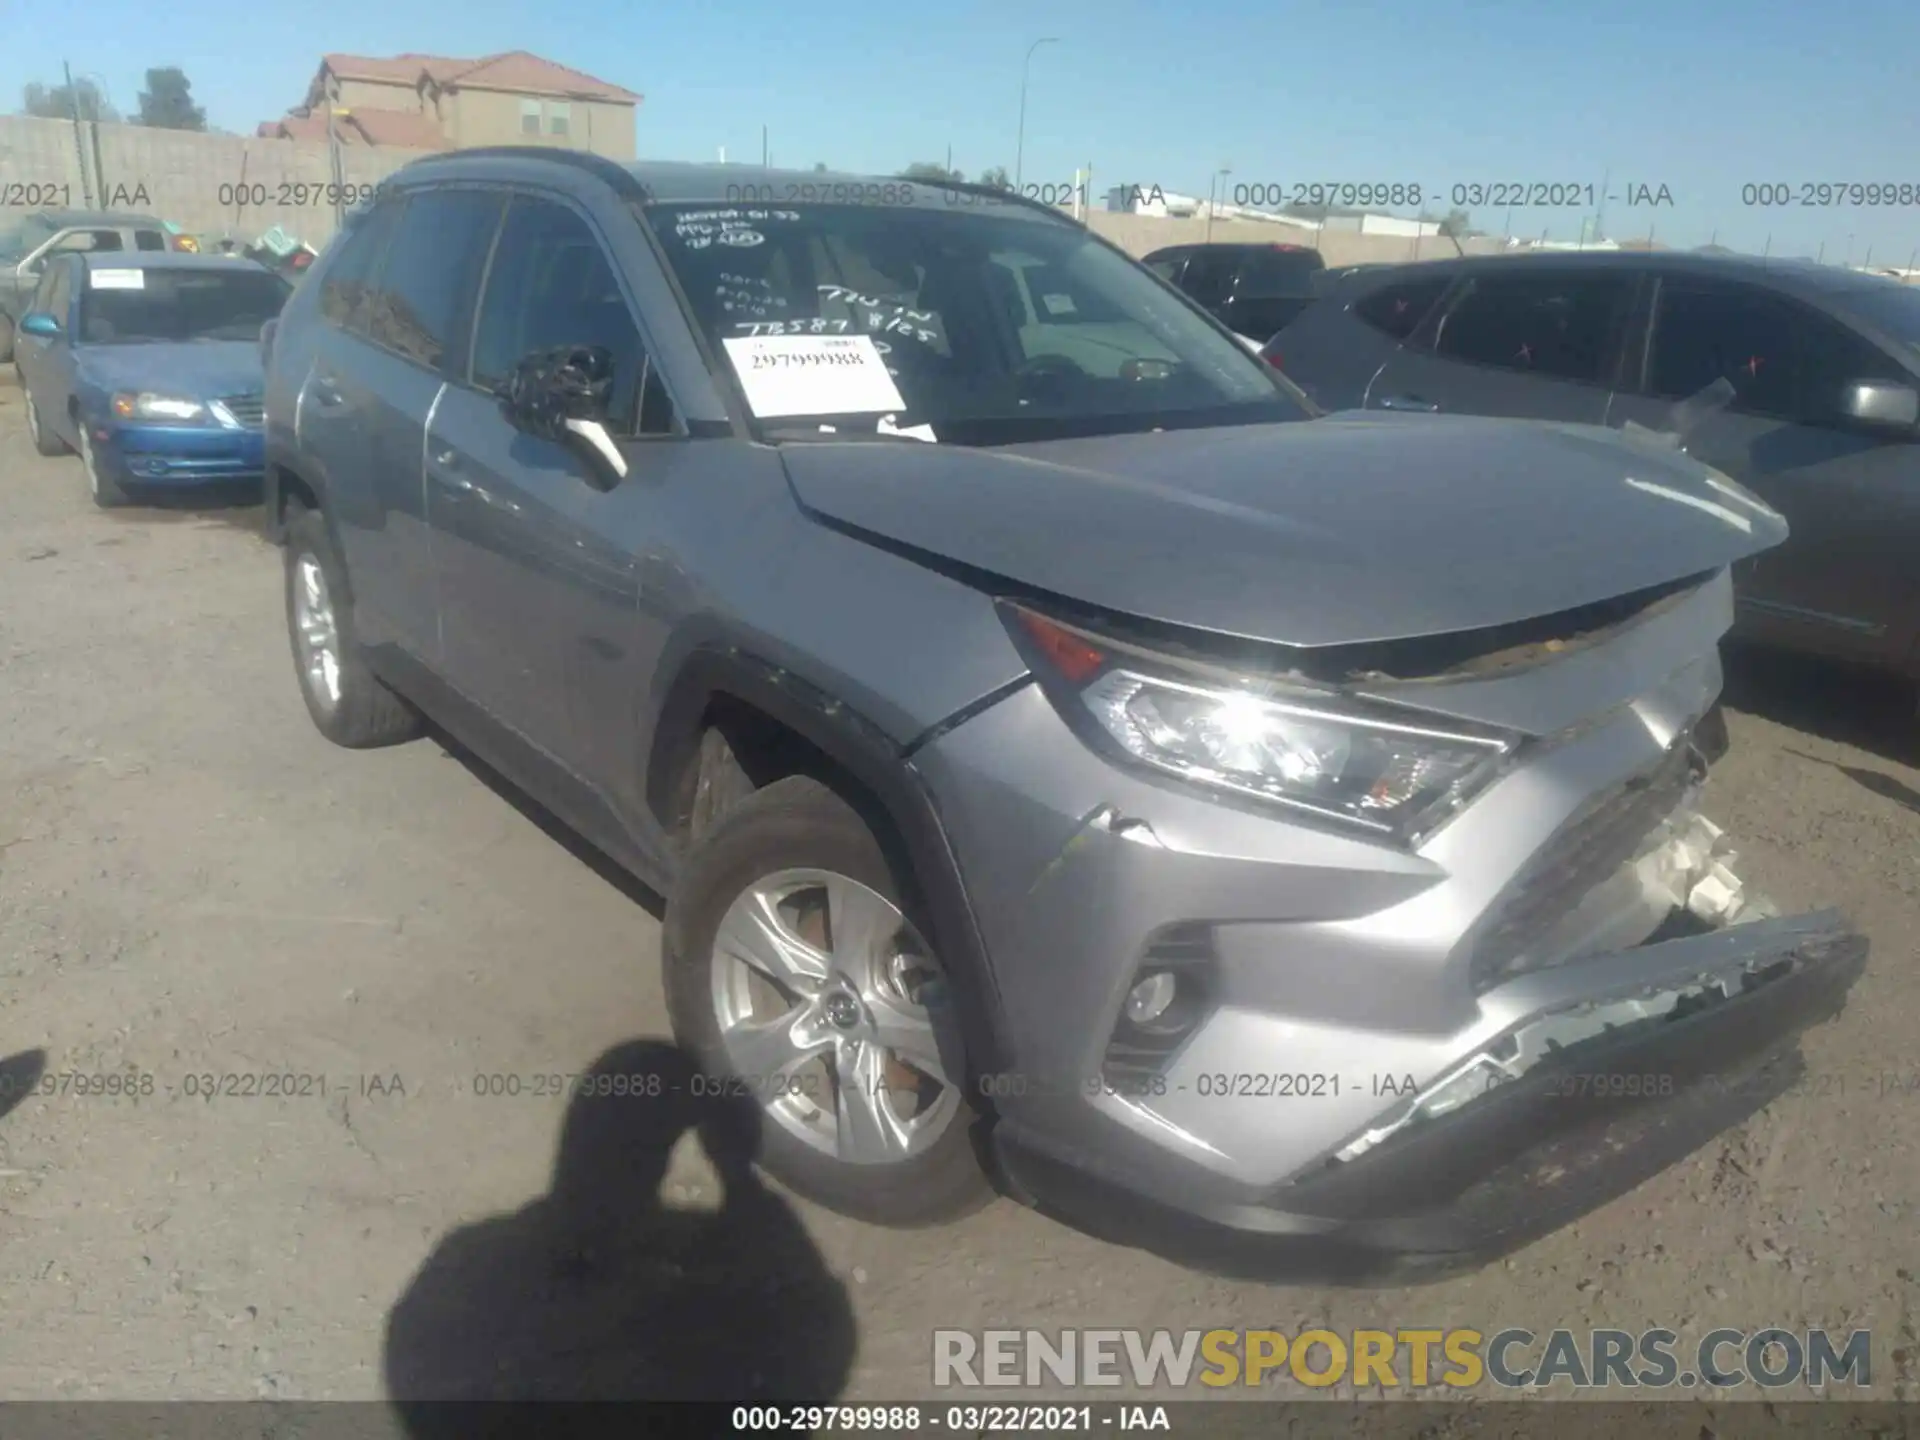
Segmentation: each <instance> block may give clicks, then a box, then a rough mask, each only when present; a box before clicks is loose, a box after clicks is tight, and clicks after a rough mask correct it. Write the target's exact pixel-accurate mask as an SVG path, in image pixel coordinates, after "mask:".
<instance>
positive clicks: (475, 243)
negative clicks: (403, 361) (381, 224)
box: [367, 190, 504, 370]
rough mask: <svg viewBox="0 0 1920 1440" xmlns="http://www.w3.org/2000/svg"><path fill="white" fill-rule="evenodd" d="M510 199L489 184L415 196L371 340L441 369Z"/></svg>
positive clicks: (383, 273)
mask: <svg viewBox="0 0 1920 1440" xmlns="http://www.w3.org/2000/svg"><path fill="white" fill-rule="evenodd" d="M503 203H504V201H503V199H502V197H501V195H500V193H499V192H498V191H486V190H429V191H427V192H426V193H424V194H417V195H414V196H412V197H411V198H410V199H408V201H407V202H406V206H405V208H404V209H403V210H402V211H401V215H400V220H399V228H398V229H397V230H395V231H394V235H393V241H392V243H391V244H389V245H388V247H387V258H386V263H385V264H383V265H382V266H381V267H380V283H379V285H378V286H377V287H376V289H375V290H374V292H373V298H372V307H371V309H370V311H369V313H368V316H367V338H368V339H369V340H371V341H373V343H374V344H376V345H380V346H384V347H385V348H386V349H388V350H392V351H393V352H395V353H396V354H398V355H403V356H405V357H406V358H407V359H409V360H412V361H414V362H416V363H418V364H421V365H424V366H426V367H427V368H428V369H430V370H431V369H438V368H439V366H440V361H441V357H442V356H444V355H445V354H446V352H447V347H448V346H449V345H450V344H452V343H453V340H454V329H455V326H456V325H458V324H459V323H460V321H461V320H462V318H463V317H464V316H465V315H466V314H467V313H468V311H467V306H468V303H469V302H470V301H471V299H472V297H473V294H474V291H475V290H476V289H477V288H478V287H479V283H480V267H481V266H482V265H484V264H485V263H486V258H487V248H488V246H490V245H491V244H492V243H493V232H494V228H495V226H497V225H498V224H499V220H500V209H501V206H502V204H503ZM462 339H464V337H462ZM462 359H463V364H462V368H463V369H464V357H462Z"/></svg>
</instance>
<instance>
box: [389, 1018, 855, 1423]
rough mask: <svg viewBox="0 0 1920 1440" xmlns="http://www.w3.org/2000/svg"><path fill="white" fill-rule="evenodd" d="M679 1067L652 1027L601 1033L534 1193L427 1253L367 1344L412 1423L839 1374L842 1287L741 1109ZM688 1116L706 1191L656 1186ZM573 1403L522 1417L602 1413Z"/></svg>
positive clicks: (679, 1396) (825, 1383) (825, 1384)
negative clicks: (679, 1195) (379, 1356)
mask: <svg viewBox="0 0 1920 1440" xmlns="http://www.w3.org/2000/svg"><path fill="white" fill-rule="evenodd" d="M697 1075H698V1072H697V1070H696V1067H695V1065H694V1064H693V1062H692V1061H691V1059H690V1058H689V1057H688V1056H687V1055H686V1053H685V1052H683V1051H682V1050H680V1049H679V1048H678V1047H677V1046H674V1045H673V1044H671V1043H669V1042H666V1041H662V1040H637V1041H630V1042H628V1043H626V1044H623V1045H618V1046H615V1047H614V1048H613V1049H611V1050H609V1051H608V1052H607V1053H606V1054H604V1055H602V1056H601V1057H600V1058H599V1059H598V1060H597V1061H596V1062H595V1063H594V1066H593V1068H592V1070H591V1071H590V1072H589V1073H588V1075H587V1076H586V1077H584V1078H583V1080H582V1083H581V1086H580V1089H579V1092H578V1093H577V1094H576V1095H575V1097H574V1099H573V1100H572V1102H571V1103H570V1105H569V1106H568V1109H567V1113H566V1117H565V1119H564V1121H563V1122H562V1128H561V1135H560V1143H559V1150H558V1155H557V1158H556V1161H555V1164H554V1172H553V1181H552V1187H551V1189H550V1190H549V1192H548V1193H547V1194H546V1195H543V1196H542V1197H540V1198H539V1199H538V1200H535V1201H534V1202H533V1203H531V1204H530V1205H527V1206H525V1207H524V1208H522V1209H521V1210H518V1211H516V1212H514V1213H512V1214H509V1215H502V1216H497V1217H495V1218H493V1219H491V1220H485V1221H481V1222H479V1223H477V1224H474V1225H469V1226H466V1227H464V1228H462V1229H459V1230H456V1231H454V1232H453V1233H451V1234H450V1235H448V1236H447V1237H446V1238H445V1239H443V1240H442V1241H441V1243H440V1244H439V1246H438V1247H436V1249H435V1250H434V1252H433V1254H432V1255H431V1256H429V1257H428V1259H427V1261H426V1262H425V1264H424V1265H422V1267H421V1268H420V1270H419V1272H418V1273H417V1274H416V1275H415V1276H414V1278H413V1280H412V1282H411V1283H410V1284H409V1285H408V1287H407V1290H406V1293H405V1294H404V1295H402V1297H401V1298H400V1300H399V1302H398V1303H397V1304H396V1305H395V1306H394V1308H393V1311H392V1312H391V1314H390V1315H389V1316H388V1318H387V1330H386V1343H385V1357H384V1361H385V1372H386V1386H387V1392H388V1394H389V1396H390V1397H391V1399H392V1402H393V1405H394V1408H395V1410H396V1411H397V1412H398V1415H399V1418H400V1420H401V1423H402V1424H403V1425H404V1426H405V1428H406V1430H407V1433H408V1434H409V1435H410V1436H412V1437H414V1440H441V1437H443V1436H444V1437H447V1440H452V1437H454V1436H459V1437H462V1440H471V1437H475V1436H485V1435H490V1434H509V1433H512V1434H521V1433H529V1432H528V1431H527V1425H528V1423H529V1416H528V1415H527V1414H526V1413H525V1412H519V1411H518V1407H517V1406H505V1407H503V1406H499V1405H497V1404H484V1405H475V1404H473V1403H471V1402H503V1401H505V1402H555V1401H569V1402H600V1401H627V1400H653V1401H659V1400H724V1401H727V1402H730V1403H735V1404H737V1403H742V1402H747V1403H752V1402H755V1401H760V1402H767V1403H771V1402H775V1401H779V1402H792V1403H802V1404H807V1403H824V1402H828V1401H831V1400H832V1399H833V1398H834V1397H835V1396H837V1395H838V1394H839V1393H840V1390H841V1387H842V1386H843V1385H844V1384H845V1382H846V1378H847V1375H848V1372H849V1370H850V1368H851V1365H852V1360H853V1354H854V1348H855V1327H854V1318H853V1309H852V1305H851V1303H850V1301H849V1299H848V1296H847V1292H846V1289H845V1287H844V1286H843V1285H842V1284H841V1283H840V1282H839V1281H838V1280H836V1279H835V1278H834V1277H833V1275H832V1274H831V1273H830V1272H829V1271H828V1269H827V1267H826V1264H825V1261H824V1260H823V1259H822V1257H821V1256H820V1254H819V1252H818V1251H817V1250H816V1249H815V1247H814V1245H813V1242H812V1240H811V1238H810V1237H809V1236H808V1235H807V1233H806V1231H805V1229H804V1228H803V1227H802V1225H801V1222H800V1218H799V1216H798V1215H797V1214H796V1213H795V1212H794V1210H793V1208H792V1206H791V1205H789V1204H788V1203H787V1201H785V1200H784V1199H782V1198H781V1197H780V1196H778V1195H776V1194H774V1193H773V1192H772V1191H771V1190H769V1189H768V1188H767V1187H766V1186H765V1185H764V1184H763V1183H761V1181H760V1179H759V1178H758V1177H757V1176H756V1175H755V1174H754V1172H753V1168H752V1162H753V1157H754V1154H755V1152H756V1150H757V1148H758V1141H759V1121H760V1112H759V1108H758V1107H757V1106H756V1105H754V1104H753V1103H752V1102H751V1101H750V1100H747V1099H744V1098H735V1097H729V1098H726V1099H722V1098H719V1097H699V1096H696V1095H695V1094H694V1093H693V1092H694V1089H695V1088H696V1083H697ZM619 1077H624V1079H622V1078H619ZM651 1077H657V1082H658V1083H657V1084H656V1083H655V1080H654V1079H653V1078H651ZM616 1091H617V1092H619V1093H612V1092H616ZM649 1091H653V1092H655V1093H647V1092H649ZM689 1132H692V1133H696V1134H698V1136H699V1137H700V1140H701V1142H702V1145H703V1148H704V1149H705V1150H706V1152H707V1155H708V1157H709V1159H710V1160H711V1161H712V1163H713V1165H714V1168H715V1169H716V1170H717V1171H718V1172H719V1176H720V1179H721V1183H722V1188H723V1196H722V1200H721V1203H720V1205H719V1208H718V1209H717V1210H711V1211H701V1210H691V1209H678V1208H674V1207H672V1206H668V1205H665V1204H663V1203H662V1199H661V1194H660V1189H661V1185H662V1183H663V1182H664V1180H665V1179H666V1175H667V1168H668V1157H669V1155H670V1153H671V1151H672V1150H673V1148H674V1146H675V1144H676V1143H677V1142H678V1141H679V1140H680V1138H681V1136H683V1135H685V1134H687V1133H689ZM449 1402H453V1403H449ZM460 1402H467V1403H460ZM516 1412H517V1413H516ZM569 1417H571V1418H569ZM601 1418H602V1419H607V1418H609V1417H607V1416H605V1415H602V1417H601ZM586 1422H587V1417H586V1415H585V1414H584V1413H583V1412H582V1411H581V1410H580V1409H579V1408H578V1407H577V1406H576V1407H575V1408H573V1409H572V1410H570V1411H567V1412H562V1411H558V1410H549V1409H547V1408H545V1407H544V1406H543V1408H542V1410H541V1411H540V1412H539V1413H538V1414H537V1415H536V1416H534V1417H533V1418H532V1421H531V1423H533V1424H535V1425H536V1427H537V1429H538V1431H539V1433H542V1434H546V1433H560V1432H577V1431H580V1430H582V1429H590V1430H596V1431H597V1430H599V1429H600V1428H601V1426H600V1425H598V1424H591V1423H586ZM627 1423H628V1428H631V1426H632V1424H633V1423H635V1422H633V1420H632V1417H631V1416H628V1417H627Z"/></svg>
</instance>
